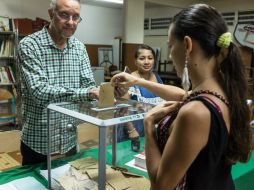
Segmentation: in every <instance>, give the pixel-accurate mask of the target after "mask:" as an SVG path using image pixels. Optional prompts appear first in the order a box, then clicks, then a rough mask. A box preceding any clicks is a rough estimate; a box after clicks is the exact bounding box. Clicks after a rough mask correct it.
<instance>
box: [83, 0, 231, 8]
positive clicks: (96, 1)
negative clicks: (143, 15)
mask: <svg viewBox="0 0 254 190" xmlns="http://www.w3.org/2000/svg"><path fill="white" fill-rule="evenodd" d="M215 1H220V0H159V1H157V0H147V1H145V8H158V7H165V6H172V5H175V6H177V4H179V3H180V4H182V3H186V4H192V3H193V2H196V3H202V2H203V3H209V2H215ZM223 1H227V0H223ZM80 2H81V3H83V4H88V5H96V6H102V7H110V8H123V4H117V3H110V2H105V1H100V0H80Z"/></svg>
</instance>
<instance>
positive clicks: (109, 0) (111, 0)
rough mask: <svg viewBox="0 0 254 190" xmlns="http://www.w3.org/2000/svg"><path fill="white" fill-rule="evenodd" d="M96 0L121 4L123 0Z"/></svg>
mask: <svg viewBox="0 0 254 190" xmlns="http://www.w3.org/2000/svg"><path fill="white" fill-rule="evenodd" d="M96 1H104V2H109V3H117V4H123V0H96Z"/></svg>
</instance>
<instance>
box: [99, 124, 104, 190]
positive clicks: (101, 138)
mask: <svg viewBox="0 0 254 190" xmlns="http://www.w3.org/2000/svg"><path fill="white" fill-rule="evenodd" d="M105 157H106V128H105V127H99V168H98V174H99V179H98V183H99V190H105V189H106V158H105Z"/></svg>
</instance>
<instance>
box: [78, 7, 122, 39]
mask: <svg viewBox="0 0 254 190" xmlns="http://www.w3.org/2000/svg"><path fill="white" fill-rule="evenodd" d="M81 16H82V18H83V21H82V22H81V23H80V25H79V27H78V30H77V31H76V34H75V35H76V36H77V37H78V38H79V39H80V40H81V41H83V42H84V43H86V44H112V43H113V39H114V38H115V37H117V36H122V33H123V15H122V9H115V8H107V7H99V6H92V5H86V4H82V8H81Z"/></svg>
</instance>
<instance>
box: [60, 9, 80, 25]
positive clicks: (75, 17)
mask: <svg viewBox="0 0 254 190" xmlns="http://www.w3.org/2000/svg"><path fill="white" fill-rule="evenodd" d="M55 13H56V15H57V16H58V17H59V18H60V19H61V20H64V21H69V20H70V19H71V20H72V21H73V22H75V23H80V22H81V21H82V18H81V17H80V16H79V15H69V14H68V13H65V12H58V11H55Z"/></svg>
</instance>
